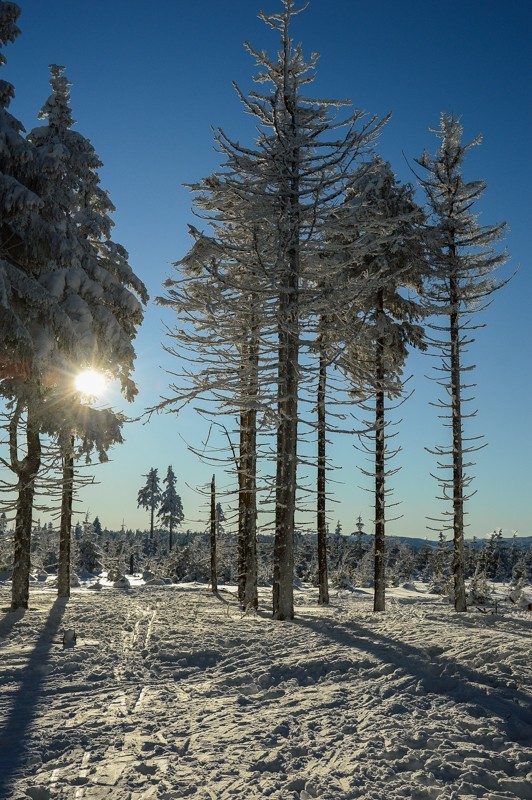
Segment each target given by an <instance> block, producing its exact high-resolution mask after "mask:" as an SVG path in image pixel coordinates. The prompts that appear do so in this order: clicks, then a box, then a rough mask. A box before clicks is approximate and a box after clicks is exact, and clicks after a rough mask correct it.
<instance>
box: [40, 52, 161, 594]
mask: <svg viewBox="0 0 532 800" xmlns="http://www.w3.org/2000/svg"><path fill="white" fill-rule="evenodd" d="M50 71H51V80H50V83H51V87H52V94H51V96H50V97H49V98H48V99H47V101H46V103H45V104H44V106H43V107H42V109H41V111H40V112H39V119H41V120H45V124H43V125H41V126H39V127H37V128H34V129H33V130H32V131H30V133H29V134H28V137H27V138H28V141H29V142H31V143H32V144H33V145H34V146H35V148H36V150H37V152H38V153H39V154H40V155H41V156H42V157H43V160H44V161H45V163H46V164H47V174H46V184H45V188H44V190H43V192H42V197H43V200H44V207H43V212H42V213H43V216H44V217H45V218H46V219H49V220H50V221H53V220H60V221H61V226H62V232H63V237H64V241H65V242H67V243H68V250H67V252H68V258H66V259H63V261H62V262H61V263H59V264H55V265H54V269H53V270H51V271H50V270H43V272H42V274H41V276H40V282H41V283H42V284H43V285H44V286H46V288H47V289H48V290H49V292H50V294H51V295H52V296H53V297H54V299H55V301H56V302H57V304H58V305H59V307H60V308H61V309H62V310H64V312H65V313H66V315H67V316H68V319H69V321H70V324H71V328H72V331H73V334H74V335H73V339H72V342H71V344H70V346H69V347H68V349H67V348H65V347H61V346H58V347H57V348H55V352H54V347H53V346H50V347H49V359H51V356H52V354H53V358H54V366H55V370H56V375H57V377H56V378H55V379H54V381H53V386H52V387H51V392H50V394H51V395H52V399H53V403H50V402H49V403H48V405H49V407H50V408H51V409H52V411H53V413H52V414H51V415H50V416H51V418H50V419H49V420H48V427H49V432H50V433H52V434H55V436H56V437H57V442H58V445H59V447H60V450H61V456H62V462H63V482H62V489H63V497H62V500H61V508H62V515H61V539H62V540H63V539H65V541H64V542H62V546H61V548H60V566H59V575H60V578H61V579H60V580H59V581H58V589H59V592H60V593H64V592H67V593H68V590H69V577H68V576H69V562H68V561H65V559H66V558H67V555H68V553H69V550H70V541H69V537H70V529H71V515H72V500H73V493H74V490H75V473H74V460H75V457H79V456H81V455H84V456H85V457H86V458H89V457H90V455H91V453H92V451H93V450H94V451H96V452H97V453H98V456H99V460H100V461H105V460H107V450H108V448H109V447H110V446H111V445H112V444H115V443H121V442H122V435H121V427H122V422H123V417H122V415H120V414H116V413H114V412H112V411H111V410H110V409H94V408H92V407H91V406H90V402H89V401H90V398H89V397H87V396H85V395H83V394H82V393H81V392H79V391H75V390H74V381H75V377H76V375H77V373H78V372H79V370H80V368H81V369H83V368H84V367H87V366H90V368H91V369H92V370H97V371H99V372H103V373H105V375H107V376H110V375H112V376H113V377H115V378H118V379H119V380H120V383H121V387H122V393H123V394H124V396H125V397H126V399H128V400H132V399H133V397H134V396H135V394H136V393H137V390H136V387H135V385H134V383H133V381H132V380H131V371H132V369H133V361H134V358H135V353H134V349H133V345H132V340H133V338H134V337H135V335H136V330H137V326H138V325H139V324H140V323H141V321H142V306H141V301H143V302H146V301H147V294H146V290H145V287H144V285H143V284H142V282H141V281H139V279H138V278H137V277H136V276H135V275H134V273H133V271H132V270H131V267H130V266H129V264H128V263H127V253H126V252H125V250H124V249H123V248H122V247H121V246H120V245H116V244H115V243H114V242H112V241H111V240H110V233H111V229H112V226H113V222H112V220H111V217H110V214H111V213H112V211H113V210H114V207H113V205H112V203H111V201H110V199H109V197H108V195H107V194H106V193H105V192H104V191H103V190H102V189H101V187H100V186H99V176H98V169H99V167H101V166H102V164H101V161H100V159H99V158H98V156H97V154H96V152H95V150H94V147H93V146H92V144H91V143H90V142H89V140H88V139H86V138H85V137H83V136H82V135H81V134H80V133H78V132H76V131H73V130H72V126H73V124H74V120H73V119H72V113H71V109H70V83H69V82H68V79H67V78H66V77H65V76H64V75H63V72H64V68H63V67H60V66H57V65H55V64H52V65H51V67H50ZM139 297H140V300H139ZM76 439H77V440H78V443H79V444H78V445H77V446H76ZM77 482H78V484H79V477H78V479H77ZM69 495H70V496H69ZM67 540H68V541H67ZM63 596H67V595H65V594H63Z"/></svg>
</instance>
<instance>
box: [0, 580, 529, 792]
mask: <svg viewBox="0 0 532 800" xmlns="http://www.w3.org/2000/svg"><path fill="white" fill-rule="evenodd" d="M416 586H417V589H414V588H412V590H407V589H402V590H391V591H390V592H389V593H388V598H389V599H388V610H387V612H386V613H385V614H374V613H373V612H372V611H371V593H370V591H369V590H368V591H360V592H355V593H350V592H333V594H332V603H331V606H330V607H329V608H319V607H318V606H317V605H316V593H315V591H314V590H311V589H303V590H298V591H297V593H296V602H297V606H296V612H297V619H296V620H295V621H294V622H274V621H272V620H271V619H270V616H269V610H268V609H269V601H270V598H269V593H267V592H266V591H264V592H263V593H262V599H263V600H264V611H260V612H259V613H258V614H247V615H243V614H242V613H241V612H240V611H239V609H238V606H237V603H236V599H235V596H234V594H233V593H232V592H230V591H229V590H222V591H221V593H220V595H219V596H213V595H212V594H210V592H209V591H208V588H207V587H205V586H198V585H177V586H165V587H159V586H133V587H132V588H131V589H130V590H127V591H125V590H119V589H111V588H108V587H105V588H103V589H102V590H101V591H94V590H92V591H91V590H90V589H88V588H86V587H83V588H80V589H76V590H74V591H73V595H72V597H71V599H70V601H69V602H68V603H67V604H66V605H65V604H61V603H59V602H58V601H57V600H56V598H55V596H54V591H53V589H51V588H48V587H45V586H42V585H39V584H34V585H33V586H32V592H31V610H29V611H27V612H26V613H24V614H23V613H22V612H16V613H14V614H12V613H7V611H6V609H7V607H8V606H9V592H10V587H9V585H8V584H0V606H1V607H2V613H1V615H0V689H1V692H0V787H1V788H0V797H1V798H2V799H3V798H16V800H19V798H27V797H31V798H33V800H48V799H49V798H65V800H66V799H67V798H68V800H82V798H83V800H100V798H112V800H151V798H160V799H161V800H163V799H165V800H174V799H175V798H181V797H191V798H196V799H197V800H226V798H227V800H229V798H238V800H254V799H255V798H272V799H273V800H309V798H321V800H333V799H334V800H343V799H344V798H345V800H347V799H348V798H365V799H367V800H369V799H370V798H371V800H395V798H413V800H425V799H427V800H437V799H438V800H440V799H441V800H443V798H446V800H451V798H453V799H455V798H456V799H458V798H460V800H466V799H467V800H469V799H470V798H487V799H488V800H503V798H505V800H506V799H507V798H523V799H524V798H532V749H531V748H532V681H531V678H532V656H531V653H532V649H531V644H532V613H531V612H529V611H526V610H519V609H517V608H513V609H505V610H503V611H502V613H498V614H482V613H480V612H478V611H476V610H474V611H470V612H469V613H467V614H455V613H454V612H453V611H452V610H451V608H450V607H449V606H447V605H445V604H444V603H443V602H442V600H441V599H440V598H438V597H436V596H434V595H429V594H427V593H426V592H425V591H423V590H422V587H421V586H418V585H416ZM68 630H75V631H76V639H77V640H76V642H75V644H71V645H67V646H64V644H63V639H64V633H65V631H68ZM67 638H68V636H67Z"/></svg>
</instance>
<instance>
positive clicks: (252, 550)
mask: <svg viewBox="0 0 532 800" xmlns="http://www.w3.org/2000/svg"><path fill="white" fill-rule="evenodd" d="M240 420H241V422H240V426H241V427H240V470H239V472H240V475H239V479H240V480H239V483H240V493H239V574H238V579H239V580H238V597H239V600H240V604H241V606H242V608H243V609H246V608H250V607H251V608H257V607H258V593H257V489H256V472H257V453H256V441H257V413H256V411H255V410H254V409H253V410H247V411H245V412H243V413H242V414H241V417H240Z"/></svg>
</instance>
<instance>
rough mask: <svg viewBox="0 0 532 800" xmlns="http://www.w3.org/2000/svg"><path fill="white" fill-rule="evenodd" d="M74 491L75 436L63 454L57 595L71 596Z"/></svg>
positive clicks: (71, 438)
mask: <svg viewBox="0 0 532 800" xmlns="http://www.w3.org/2000/svg"><path fill="white" fill-rule="evenodd" d="M73 493H74V437H73V436H71V437H70V449H69V450H68V452H66V453H64V454H63V486H62V492H61V522H60V527H59V565H58V568H57V596H58V597H70V543H71V535H70V529H71V525H72V497H73Z"/></svg>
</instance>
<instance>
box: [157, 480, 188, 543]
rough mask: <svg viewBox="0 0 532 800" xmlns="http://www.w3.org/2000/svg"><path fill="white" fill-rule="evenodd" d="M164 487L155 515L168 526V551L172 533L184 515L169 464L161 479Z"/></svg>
mask: <svg viewBox="0 0 532 800" xmlns="http://www.w3.org/2000/svg"><path fill="white" fill-rule="evenodd" d="M163 483H164V484H165V486H166V488H165V489H164V490H163V492H162V494H161V504H160V506H159V510H158V511H157V516H158V517H159V519H160V520H161V522H162V524H163V525H165V526H166V527H167V528H168V551H169V552H171V551H172V547H173V538H172V534H173V531H174V528H175V527H176V525H181V523H182V522H183V520H184V518H185V515H184V513H183V504H182V503H181V497H180V496H179V495H178V494H177V492H176V490H175V486H176V477H175V474H174V471H173V469H172V467H171V466H169V467H168V470H167V472H166V477H165V479H164V481H163Z"/></svg>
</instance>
